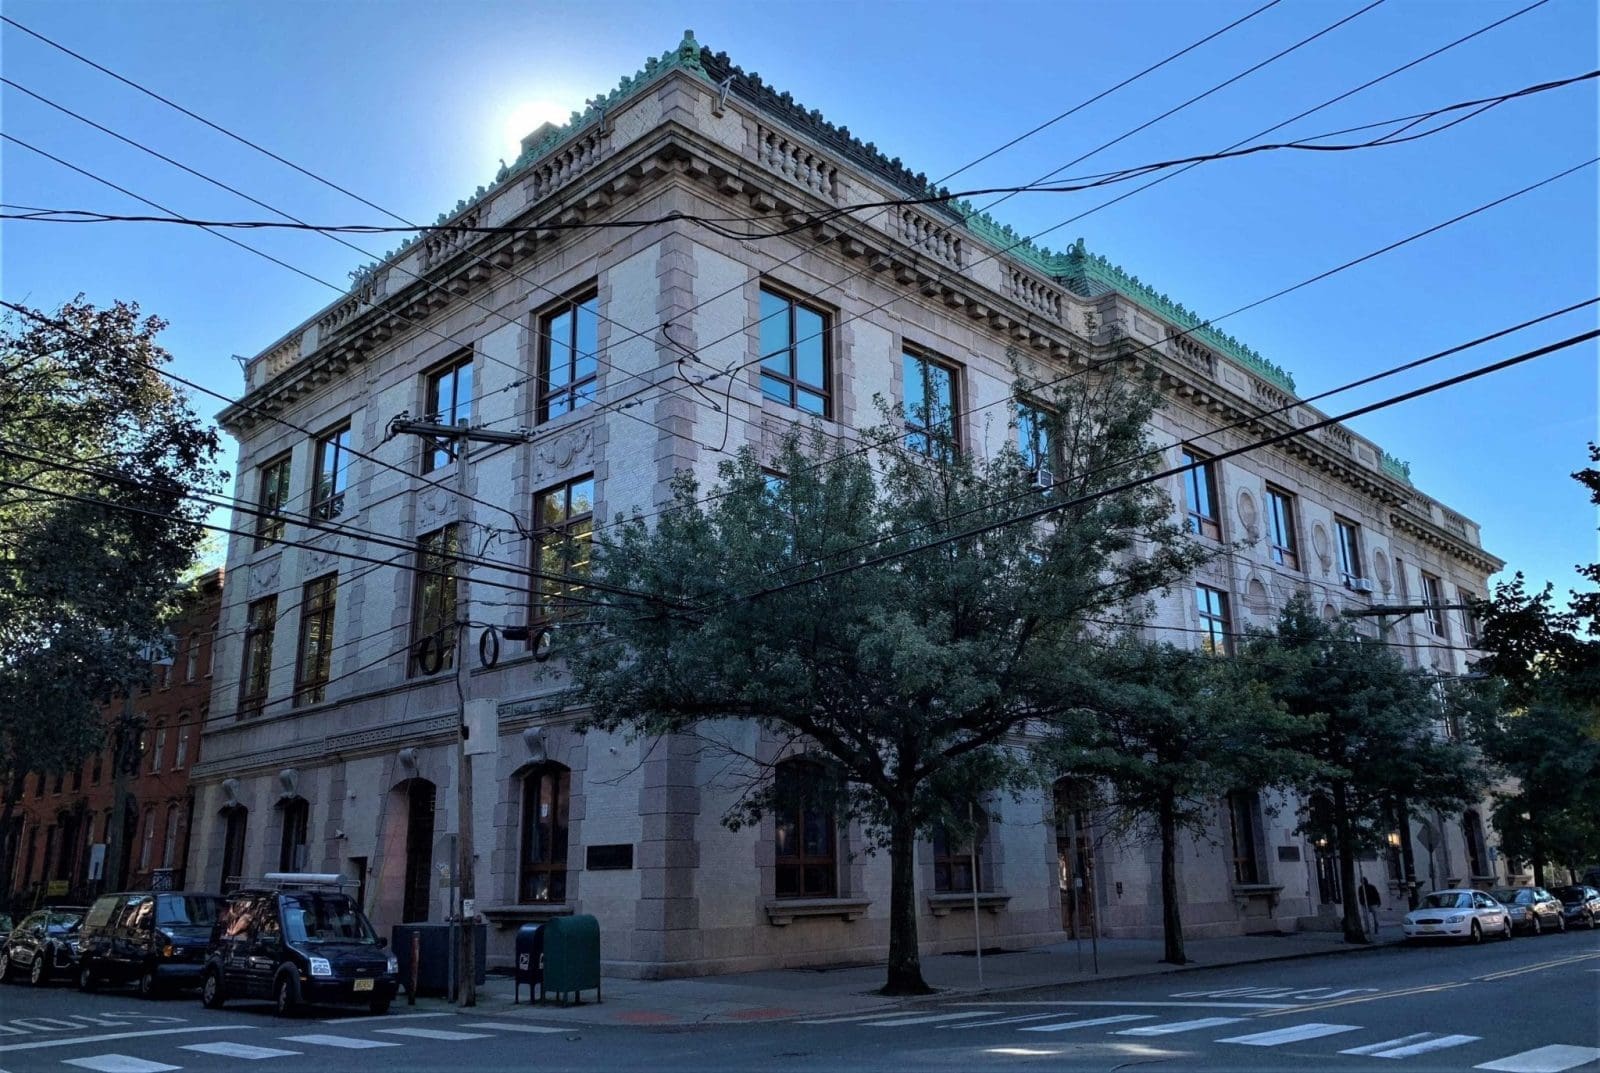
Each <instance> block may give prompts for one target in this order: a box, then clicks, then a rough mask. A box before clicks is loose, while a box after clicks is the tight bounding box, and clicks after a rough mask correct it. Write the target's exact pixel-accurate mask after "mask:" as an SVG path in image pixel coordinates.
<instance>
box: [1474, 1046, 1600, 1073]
mask: <svg viewBox="0 0 1600 1073" xmlns="http://www.w3.org/2000/svg"><path fill="white" fill-rule="evenodd" d="M1596 1059H1600V1047H1569V1046H1567V1045H1566V1044H1564V1043H1553V1044H1551V1045H1550V1046H1548V1047H1535V1048H1534V1049H1533V1050H1531V1051H1523V1052H1522V1053H1521V1054H1513V1055H1509V1056H1507V1057H1505V1058H1497V1059H1495V1060H1494V1061H1493V1062H1485V1063H1483V1064H1482V1065H1478V1066H1473V1067H1472V1068H1473V1069H1494V1070H1499V1071H1501V1073H1561V1071H1562V1070H1564V1069H1571V1068H1572V1067H1573V1066H1581V1065H1584V1064H1585V1063H1587V1062H1593V1061H1595V1060H1596Z"/></svg>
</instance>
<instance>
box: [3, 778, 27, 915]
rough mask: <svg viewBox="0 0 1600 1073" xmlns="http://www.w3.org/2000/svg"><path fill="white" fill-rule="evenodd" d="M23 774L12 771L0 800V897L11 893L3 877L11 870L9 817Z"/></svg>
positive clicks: (11, 813) (12, 810)
mask: <svg viewBox="0 0 1600 1073" xmlns="http://www.w3.org/2000/svg"><path fill="white" fill-rule="evenodd" d="M23 778H25V776H22V775H18V774H17V773H16V772H12V774H11V777H10V778H8V779H7V780H6V792H5V797H4V800H3V801H0V899H5V898H7V897H9V896H10V895H11V893H12V892H11V891H9V890H7V889H6V886H5V877H7V876H9V875H10V874H11V871H12V862H11V855H12V849H11V834H12V832H11V818H12V816H14V815H15V814H16V810H17V799H18V798H20V797H21V796H22V780H23Z"/></svg>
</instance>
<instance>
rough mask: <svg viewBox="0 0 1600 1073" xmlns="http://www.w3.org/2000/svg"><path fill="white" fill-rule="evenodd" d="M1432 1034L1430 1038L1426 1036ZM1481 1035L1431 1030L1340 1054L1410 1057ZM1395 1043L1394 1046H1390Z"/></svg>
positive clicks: (1351, 1049)
mask: <svg viewBox="0 0 1600 1073" xmlns="http://www.w3.org/2000/svg"><path fill="white" fill-rule="evenodd" d="M1430 1036H1432V1037H1433V1038H1432V1039H1429V1038H1428V1037H1430ZM1482 1038H1483V1037H1482V1036H1434V1035H1433V1033H1432V1032H1418V1033H1416V1034H1415V1035H1411V1036H1402V1037H1400V1038H1399V1039H1391V1040H1385V1041H1384V1042H1383V1043H1374V1044H1371V1045H1370V1046H1366V1047H1352V1048H1350V1049H1349V1050H1348V1051H1340V1052H1339V1053H1340V1054H1364V1055H1366V1056H1367V1057H1368V1058H1411V1057H1414V1056H1416V1055H1419V1054H1427V1053H1428V1052H1429V1051H1443V1050H1447V1049H1449V1048H1451V1047H1459V1046H1461V1045H1462V1044H1464V1043H1475V1042H1476V1041H1478V1040H1480V1039H1482ZM1391 1044H1395V1045H1396V1046H1391Z"/></svg>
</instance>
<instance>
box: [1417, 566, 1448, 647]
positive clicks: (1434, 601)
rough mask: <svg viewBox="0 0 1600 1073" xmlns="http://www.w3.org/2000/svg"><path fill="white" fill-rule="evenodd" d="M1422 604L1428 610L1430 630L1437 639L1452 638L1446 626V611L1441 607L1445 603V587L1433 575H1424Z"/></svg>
mask: <svg viewBox="0 0 1600 1073" xmlns="http://www.w3.org/2000/svg"><path fill="white" fill-rule="evenodd" d="M1422 602H1423V603H1424V604H1426V605H1427V608H1428V612H1427V614H1428V629H1429V630H1431V631H1432V632H1433V635H1434V636H1435V637H1448V636H1450V630H1449V628H1448V627H1447V626H1446V625H1445V620H1444V609H1443V607H1442V606H1441V605H1442V604H1443V603H1444V585H1443V583H1441V582H1440V580H1439V579H1438V578H1436V577H1434V576H1433V575H1432V574H1428V573H1424V574H1423V575H1422Z"/></svg>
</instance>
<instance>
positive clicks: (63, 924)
mask: <svg viewBox="0 0 1600 1073" xmlns="http://www.w3.org/2000/svg"><path fill="white" fill-rule="evenodd" d="M82 923H83V914H82V913H51V914H50V919H49V920H47V921H45V926H46V927H48V928H49V929H50V930H51V931H58V932H59V931H71V930H73V929H74V928H76V927H77V926H78V925H79V924H82Z"/></svg>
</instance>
